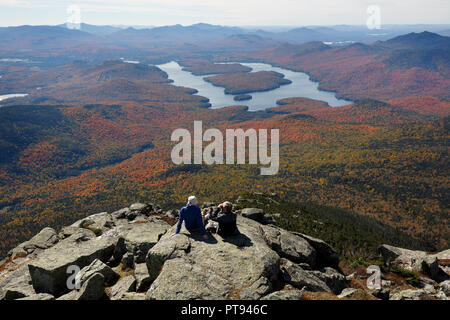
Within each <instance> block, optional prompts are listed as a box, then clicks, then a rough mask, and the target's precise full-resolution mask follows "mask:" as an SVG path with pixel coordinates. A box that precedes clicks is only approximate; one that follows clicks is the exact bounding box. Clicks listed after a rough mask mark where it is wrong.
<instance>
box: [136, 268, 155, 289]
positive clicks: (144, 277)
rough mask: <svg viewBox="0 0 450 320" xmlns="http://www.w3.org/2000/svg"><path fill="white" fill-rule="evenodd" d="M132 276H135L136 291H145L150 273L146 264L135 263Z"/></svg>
mask: <svg viewBox="0 0 450 320" xmlns="http://www.w3.org/2000/svg"><path fill="white" fill-rule="evenodd" d="M134 277H135V278H136V291H137V292H146V291H147V290H148V288H149V287H150V284H151V279H150V275H149V274H148V269H147V265H146V264H145V263H139V264H136V265H135V268H134Z"/></svg>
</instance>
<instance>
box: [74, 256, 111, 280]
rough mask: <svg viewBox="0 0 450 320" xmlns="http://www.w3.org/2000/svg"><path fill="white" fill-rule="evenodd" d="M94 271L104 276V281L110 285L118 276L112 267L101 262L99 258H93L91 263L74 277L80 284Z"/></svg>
mask: <svg viewBox="0 0 450 320" xmlns="http://www.w3.org/2000/svg"><path fill="white" fill-rule="evenodd" d="M95 273H100V274H101V275H102V276H103V277H104V282H105V284H106V285H107V286H112V285H113V284H114V283H116V281H117V280H118V279H119V278H120V276H119V274H117V273H116V272H115V271H114V270H113V269H111V268H110V267H108V266H107V265H106V264H104V263H103V262H101V261H100V260H99V259H95V260H94V261H92V263H91V264H90V265H88V266H86V267H84V268H83V269H81V270H80V272H79V273H78V274H77V276H76V279H77V280H78V281H79V284H80V286H82V285H83V284H84V282H86V280H87V279H89V278H90V277H91V276H92V275H94V274H95Z"/></svg>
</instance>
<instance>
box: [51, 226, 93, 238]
mask: <svg viewBox="0 0 450 320" xmlns="http://www.w3.org/2000/svg"><path fill="white" fill-rule="evenodd" d="M71 236H73V237H79V240H78V241H87V240H89V239H93V238H95V237H96V235H95V233H94V232H93V231H91V230H89V229H84V228H80V227H78V226H74V225H72V226H68V227H64V228H62V229H61V231H60V232H59V233H58V239H60V240H63V239H66V238H69V237H71Z"/></svg>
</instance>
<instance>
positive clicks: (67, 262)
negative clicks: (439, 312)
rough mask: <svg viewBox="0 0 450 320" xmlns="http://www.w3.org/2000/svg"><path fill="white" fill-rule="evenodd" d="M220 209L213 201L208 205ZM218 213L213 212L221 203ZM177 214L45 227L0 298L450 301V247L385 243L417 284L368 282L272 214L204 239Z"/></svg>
mask: <svg viewBox="0 0 450 320" xmlns="http://www.w3.org/2000/svg"><path fill="white" fill-rule="evenodd" d="M207 206H210V207H214V204H207ZM213 209H215V208H213ZM177 215H178V211H177V210H169V211H163V210H162V209H161V208H160V207H159V206H157V205H154V204H141V203H136V204H133V205H131V206H130V207H128V208H124V209H121V210H118V211H115V212H112V213H107V212H102V213H98V214H95V215H91V216H88V217H86V218H84V219H82V220H79V221H76V222H75V223H73V224H72V225H70V226H67V227H64V228H62V229H61V230H60V231H59V232H56V231H55V230H53V229H51V228H44V229H43V230H42V231H41V232H39V233H38V234H37V235H35V236H34V237H33V238H32V239H30V240H29V241H26V242H24V243H22V244H20V245H19V246H17V247H16V248H14V249H13V250H11V251H10V252H9V253H8V255H7V257H6V258H5V259H4V260H2V261H1V262H0V299H2V300H3V299H5V300H15V299H21V300H103V299H110V300H160V299H164V300H166V299H219V300H220V299H245V300H258V299H262V300H274V299H275V300H301V299H331V298H332V299H343V300H346V299H393V300H400V299H403V300H405V299H423V298H430V297H432V298H434V299H448V297H449V296H450V290H449V288H450V286H449V283H450V281H449V276H448V275H449V270H448V264H446V263H448V259H449V258H448V253H449V252H448V251H446V252H442V253H439V254H435V255H431V254H426V253H424V252H416V251H414V252H413V251H410V250H406V249H401V248H396V247H391V246H388V245H383V246H381V247H380V253H381V254H382V256H383V258H384V262H385V265H386V266H387V267H388V268H395V267H397V268H400V267H401V268H402V269H401V270H409V271H410V272H418V273H420V277H419V278H418V282H417V283H416V284H415V285H416V286H415V287H414V286H411V285H409V286H397V287H394V286H393V285H392V281H389V280H388V279H387V278H386V277H385V276H384V275H380V277H381V279H380V281H381V284H382V286H383V288H372V289H368V288H367V287H365V286H363V285H361V283H364V282H363V281H362V280H361V279H365V278H364V276H363V275H362V274H361V272H360V273H358V272H356V273H353V274H350V275H346V274H344V272H343V271H342V270H341V268H340V262H339V255H338V253H337V252H336V251H335V250H334V249H333V248H332V247H331V246H330V245H328V244H327V243H326V242H324V241H322V240H320V239H317V238H314V237H311V236H308V235H305V234H301V233H295V232H289V231H286V230H284V229H281V228H279V227H277V226H276V223H275V221H273V220H272V219H269V218H266V217H265V214H264V211H263V210H261V209H257V208H245V209H243V210H240V211H239V212H238V220H237V226H238V229H239V231H240V233H239V234H238V235H234V236H231V237H226V238H222V237H221V236H219V235H217V234H214V233H213V234H210V235H209V239H208V240H204V239H203V238H202V237H201V236H200V235H198V234H191V233H190V232H188V231H187V230H186V229H184V226H183V228H182V230H181V233H180V234H178V235H173V233H174V231H175V223H176V220H177Z"/></svg>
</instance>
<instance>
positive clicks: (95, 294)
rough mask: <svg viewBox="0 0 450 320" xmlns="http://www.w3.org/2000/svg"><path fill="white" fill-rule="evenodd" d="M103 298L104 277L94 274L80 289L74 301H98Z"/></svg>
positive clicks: (97, 273)
mask: <svg viewBox="0 0 450 320" xmlns="http://www.w3.org/2000/svg"><path fill="white" fill-rule="evenodd" d="M104 296H105V277H104V276H103V275H102V274H101V273H99V272H96V273H94V274H93V275H91V276H90V277H89V278H88V279H87V280H86V281H84V283H83V285H82V286H81V288H80V291H79V292H78V294H77V297H76V300H100V299H101V298H102V297H104Z"/></svg>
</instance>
